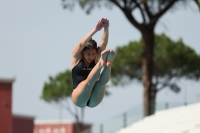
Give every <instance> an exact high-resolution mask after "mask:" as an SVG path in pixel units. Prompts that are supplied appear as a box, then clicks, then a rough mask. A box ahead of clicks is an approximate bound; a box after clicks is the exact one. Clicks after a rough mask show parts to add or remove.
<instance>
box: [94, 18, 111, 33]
mask: <svg viewBox="0 0 200 133" xmlns="http://www.w3.org/2000/svg"><path fill="white" fill-rule="evenodd" d="M103 27H104V28H108V27H109V20H108V19H107V18H102V19H101V20H99V21H98V23H97V24H96V27H95V29H96V30H97V31H99V30H101V29H102V28H103Z"/></svg>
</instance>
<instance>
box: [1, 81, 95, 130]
mask: <svg viewBox="0 0 200 133" xmlns="http://www.w3.org/2000/svg"><path fill="white" fill-rule="evenodd" d="M14 80H15V79H6V78H0V133H33V132H34V133H78V131H77V128H76V123H75V122H72V121H67V120H63V121H55V120H53V121H50V120H48V121H43V120H39V121H34V117H32V116H25V115H17V114H13V113H12V84H13V82H14ZM81 133H91V125H90V124H85V125H83V128H82V132H81Z"/></svg>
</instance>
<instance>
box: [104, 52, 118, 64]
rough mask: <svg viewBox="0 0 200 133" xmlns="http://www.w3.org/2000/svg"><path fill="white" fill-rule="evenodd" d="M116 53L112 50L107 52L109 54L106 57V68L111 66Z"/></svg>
mask: <svg viewBox="0 0 200 133" xmlns="http://www.w3.org/2000/svg"><path fill="white" fill-rule="evenodd" d="M115 56H116V53H115V51H113V50H110V51H109V54H108V56H107V62H106V66H111V65H112V62H113V60H114V59H115Z"/></svg>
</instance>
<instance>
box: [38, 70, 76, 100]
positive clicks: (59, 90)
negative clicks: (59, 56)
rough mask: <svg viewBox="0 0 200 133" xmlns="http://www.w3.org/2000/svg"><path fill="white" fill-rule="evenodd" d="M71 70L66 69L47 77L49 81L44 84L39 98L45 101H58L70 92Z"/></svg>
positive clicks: (69, 94)
mask: <svg viewBox="0 0 200 133" xmlns="http://www.w3.org/2000/svg"><path fill="white" fill-rule="evenodd" d="M72 89H73V88H72V76H71V71H70V70H66V71H65V72H61V73H59V74H58V75H56V76H55V77H51V76H50V77H49V81H48V82H46V83H45V84H44V87H43V91H42V96H41V98H42V99H43V100H45V101H46V102H52V101H54V102H59V101H60V100H63V99H65V98H67V97H70V96H71V93H72Z"/></svg>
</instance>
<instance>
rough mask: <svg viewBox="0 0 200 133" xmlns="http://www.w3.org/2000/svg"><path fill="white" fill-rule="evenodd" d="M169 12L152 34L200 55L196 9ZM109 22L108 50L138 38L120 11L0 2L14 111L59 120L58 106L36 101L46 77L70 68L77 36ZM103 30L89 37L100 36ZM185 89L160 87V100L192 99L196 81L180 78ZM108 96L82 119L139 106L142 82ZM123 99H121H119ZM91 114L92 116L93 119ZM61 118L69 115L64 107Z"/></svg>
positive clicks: (32, 0)
mask: <svg viewBox="0 0 200 133" xmlns="http://www.w3.org/2000/svg"><path fill="white" fill-rule="evenodd" d="M190 7H191V8H190V9H189V8H188V9H180V10H178V11H175V12H168V13H167V14H165V15H164V16H163V17H162V18H161V20H160V21H159V23H158V25H157V27H156V33H162V32H164V33H166V34H167V35H168V36H169V37H171V38H172V39H174V40H177V39H179V38H180V37H181V38H183V41H184V42H185V43H186V44H187V45H189V46H191V47H192V48H193V49H195V50H196V52H197V53H198V54H200V26H199V24H200V13H199V12H198V10H197V7H196V6H194V5H191V6H190ZM102 17H105V18H108V19H109V20H110V37H109V44H108V48H109V49H115V48H116V47H117V46H119V45H124V44H127V43H128V42H129V41H132V40H138V39H140V33H139V32H138V31H137V29H135V28H134V27H133V26H132V25H131V24H130V23H129V22H128V21H127V20H126V18H125V16H124V15H123V14H122V12H121V11H119V9H117V8H114V9H113V10H107V9H105V8H102V9H95V10H94V11H93V12H92V13H91V14H90V15H86V14H85V12H84V11H82V10H80V9H79V8H78V6H76V8H75V9H74V11H73V12H70V11H68V10H63V8H62V6H61V0H29V1H28V0H0V77H1V78H13V77H14V78H15V79H16V80H15V82H14V84H13V113H14V114H22V115H28V116H34V117H35V119H37V120H50V119H59V109H58V107H56V106H53V105H50V104H47V103H45V102H43V101H42V100H40V99H39V97H40V95H41V92H42V87H43V84H44V82H45V81H47V80H48V77H49V76H50V75H51V76H55V75H56V74H57V73H58V72H61V71H64V70H66V69H70V62H71V61H70V60H71V51H72V49H73V48H74V47H75V45H76V44H77V43H78V42H79V40H80V39H81V38H82V37H83V36H84V35H85V34H86V33H88V32H89V31H90V30H91V29H92V28H93V27H94V26H95V24H96V22H97V21H98V20H99V19H100V18H102ZM101 34H102V31H100V32H98V33H97V34H96V35H95V36H94V37H93V38H94V39H96V40H97V42H99V41H100V39H101ZM180 86H181V87H182V88H183V91H182V92H181V93H180V94H174V93H171V92H170V91H166V90H164V91H162V92H160V93H159V94H158V96H157V101H158V102H166V101H169V102H183V99H184V92H185V90H186V89H187V100H188V102H196V101H197V100H198V98H197V95H200V90H199V89H200V83H198V82H189V81H184V82H181V83H180ZM109 91H111V93H112V95H111V96H110V97H106V98H104V100H103V102H102V103H101V104H100V105H99V106H98V107H96V108H93V109H90V108H86V109H85V121H86V122H93V123H99V122H103V121H106V120H109V119H110V118H112V117H113V116H115V115H118V114H120V113H122V112H123V111H126V110H128V109H129V108H132V107H134V106H136V105H138V104H142V93H143V90H142V85H141V84H138V83H132V84H130V85H128V86H126V87H123V88H122V87H118V88H116V89H115V88H110V89H109ZM122 99H123V100H122ZM94 118H95V119H94ZM63 119H73V118H72V117H71V116H70V115H69V114H68V113H67V112H66V111H64V110H63Z"/></svg>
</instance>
